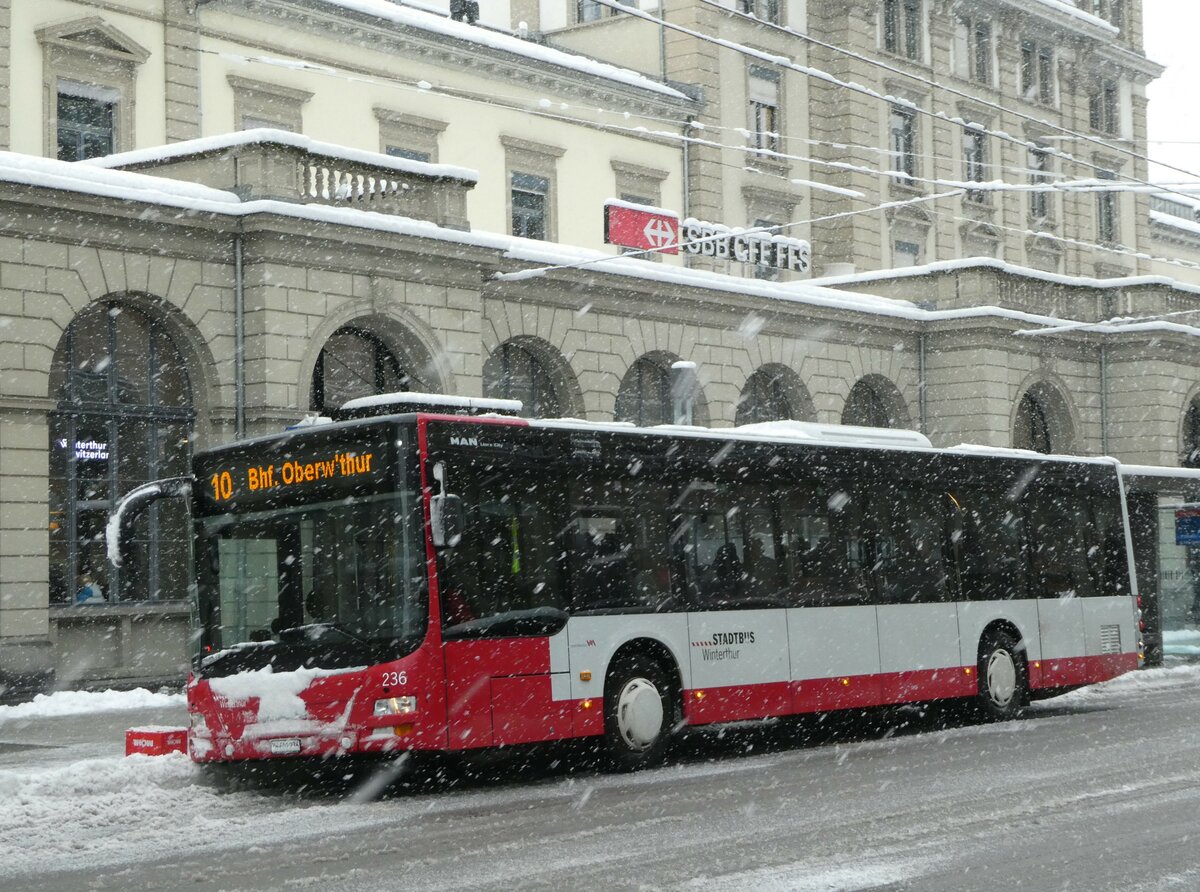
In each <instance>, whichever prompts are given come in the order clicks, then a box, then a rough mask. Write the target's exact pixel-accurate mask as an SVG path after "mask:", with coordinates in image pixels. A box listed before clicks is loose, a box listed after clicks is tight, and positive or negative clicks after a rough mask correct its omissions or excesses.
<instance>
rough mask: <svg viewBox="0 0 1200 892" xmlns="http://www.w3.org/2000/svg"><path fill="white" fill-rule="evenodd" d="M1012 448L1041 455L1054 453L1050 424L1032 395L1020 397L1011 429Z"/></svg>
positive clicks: (1040, 405)
mask: <svg viewBox="0 0 1200 892" xmlns="http://www.w3.org/2000/svg"><path fill="white" fill-rule="evenodd" d="M1013 446H1015V447H1016V448H1017V449H1031V450H1033V451H1034V452H1040V453H1042V454H1043V455H1049V454H1050V453H1051V452H1053V451H1054V443H1053V438H1052V437H1051V435H1050V422H1049V420H1048V419H1047V417H1046V407H1045V406H1044V405H1043V404H1042V401H1041V400H1040V399H1038V397H1037V396H1035V395H1034V394H1032V393H1026V394H1025V395H1024V396H1023V397H1021V403H1020V405H1019V406H1017V420H1016V424H1015V426H1014V429H1013Z"/></svg>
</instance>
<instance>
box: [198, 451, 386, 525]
mask: <svg viewBox="0 0 1200 892" xmlns="http://www.w3.org/2000/svg"><path fill="white" fill-rule="evenodd" d="M356 433H357V436H356V437H355V438H354V439H353V440H350V439H348V438H347V437H346V435H345V433H344V432H342V435H341V436H339V437H338V438H337V439H331V438H328V437H322V436H320V435H319V434H318V433H315V432H312V431H311V430H310V431H307V432H305V433H304V434H298V435H297V436H295V437H293V438H290V439H288V440H286V441H284V442H282V443H279V442H275V443H270V444H264V446H263V448H261V449H255V447H254V446H253V444H250V445H247V446H244V447H238V448H235V449H228V450H218V451H216V452H214V453H211V454H208V455H203V456H197V458H196V467H195V473H196V481H195V496H196V501H197V507H198V508H199V509H200V511H201V513H206V514H207V513H223V512H226V511H230V510H233V509H234V508H236V509H237V510H238V511H245V510H247V508H253V507H257V506H259V505H260V504H261V505H263V506H269V505H286V504H295V503H297V502H310V501H316V500H325V499H330V498H339V497H342V496H352V495H353V496H357V495H364V494H368V493H373V492H380V491H383V490H386V489H387V488H388V487H390V486H392V485H393V483H394V479H395V470H394V469H395V461H394V459H393V456H394V455H395V446H394V445H393V442H392V441H393V440H395V439H397V437H396V436H395V435H393V436H387V435H386V433H385V432H384V431H370V430H368V431H362V430H359V431H357V432H356Z"/></svg>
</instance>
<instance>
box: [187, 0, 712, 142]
mask: <svg viewBox="0 0 1200 892" xmlns="http://www.w3.org/2000/svg"><path fill="white" fill-rule="evenodd" d="M204 8H206V9H215V8H221V9H223V10H225V11H227V12H228V13H233V14H237V13H241V14H245V15H247V16H252V17H254V18H256V19H260V20H262V21H264V22H267V21H269V22H270V23H271V26H272V27H275V28H278V27H280V25H281V23H288V24H291V25H293V26H297V27H301V28H305V29H308V30H311V31H312V32H313V34H315V35H320V36H324V37H329V36H331V35H339V36H340V35H345V37H344V38H343V39H346V38H350V39H354V38H355V37H357V38H359V42H361V43H362V44H363V45H366V46H371V47H372V48H374V49H377V50H381V51H384V52H388V53H390V54H394V55H404V56H408V57H409V58H412V59H414V60H421V61H430V60H432V61H436V62H438V63H440V64H442V65H444V66H446V67H448V68H451V69H466V70H470V71H472V72H474V73H476V74H479V75H482V76H484V77H487V78H490V79H497V78H502V79H505V80H509V81H511V82H513V83H514V84H517V85H520V86H523V87H526V88H530V89H534V90H538V89H544V90H548V91H552V92H555V93H566V94H569V95H573V96H576V97H578V98H580V99H583V100H587V101H589V102H597V103H601V104H603V105H606V106H610V107H614V108H618V107H619V108H626V109H629V110H631V111H634V112H636V113H643V114H651V115H668V116H671V115H674V116H677V117H679V118H681V119H682V118H683V117H686V116H687V115H689V114H694V113H695V112H696V109H697V102H696V101H695V100H693V99H690V98H688V97H686V96H685V95H683V94H682V93H680V92H679V91H678V90H676V89H675V87H674V86H664V85H660V84H658V83H657V82H655V81H653V80H652V79H651V78H649V77H647V76H645V75H642V74H639V73H637V72H631V73H630V74H633V75H636V76H637V77H638V78H640V79H642V80H644V81H645V83H646V85H645V86H641V85H639V84H637V83H633V82H630V80H627V79H622V78H619V77H615V76H610V75H607V74H605V73H603V71H602V69H604V68H607V69H612V71H613V72H614V73H615V72H618V71H620V69H617V68H616V67H615V66H605V65H604V63H600V62H596V61H595V60H591V59H589V58H588V57H586V56H577V57H574V58H577V59H578V60H579V61H580V63H581V65H580V68H578V69H576V68H572V67H568V66H567V65H563V64H556V63H554V62H552V61H547V60H544V59H538V58H534V57H533V56H531V55H523V54H520V53H517V52H512V51H508V50H505V49H502V48H498V47H495V46H489V45H487V44H486V43H483V42H479V43H477V42H473V41H470V40H465V39H462V38H459V37H456V36H454V35H451V34H444V33H439V32H437V31H434V30H425V29H420V28H413V27H406V26H404V25H403V24H401V23H391V22H388V21H386V20H382V19H380V18H379V17H377V16H373V15H370V14H368V13H365V12H359V11H357V10H353V9H349V8H346V7H342V6H337V5H335V4H332V3H326V2H323V0H212V2H209V3H206V4H205V7H204ZM456 24H457V23H456ZM472 27H477V26H472ZM481 33H487V34H493V33H496V32H490V31H483V30H482V29H481ZM530 45H531V46H540V45H537V44H530ZM554 52H556V53H563V54H564V55H571V54H567V53H565V51H563V50H554ZM589 68H590V69H592V70H588V69H589Z"/></svg>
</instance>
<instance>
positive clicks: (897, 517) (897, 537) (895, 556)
mask: <svg viewBox="0 0 1200 892" xmlns="http://www.w3.org/2000/svg"><path fill="white" fill-rule="evenodd" d="M880 482H881V484H882V485H881V486H880V487H879V488H878V491H877V493H876V495H875V498H873V499H872V500H871V503H870V507H869V509H868V510H869V513H870V515H871V520H872V526H873V527H874V533H875V543H874V554H875V560H874V563H873V570H874V582H875V589H876V603H877V604H878V605H879V606H878V611H877V613H878V619H879V664H880V665H879V668H880V673H881V679H880V680H881V684H882V692H881V693H882V696H883V700H884V702H886V703H905V702H911V701H916V700H932V699H935V698H939V697H955V696H968V695H970V694H973V693H974V692H975V689H974V684H975V682H974V678H973V677H972V676H968V675H966V674H965V673H963V672H962V671H961V666H960V648H959V638H958V607H957V605H956V604H955V602H954V592H953V589H952V579H951V571H952V570H953V552H952V539H953V536H952V533H953V529H952V527H955V528H956V527H957V525H958V518H957V515H956V514H955V509H954V501H953V499H952V498H951V497H950V496H949V495H948V493H947V492H946V490H945V489H944V488H943V487H942V485H941V484H939V483H937V477H936V475H935V474H930V473H926V474H923V475H921V476H920V477H915V478H912V479H906V478H903V477H900V476H898V475H897V476H891V475H889V476H887V477H884V478H883V479H881V481H880Z"/></svg>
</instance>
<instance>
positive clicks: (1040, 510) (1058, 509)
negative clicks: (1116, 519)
mask: <svg viewBox="0 0 1200 892" xmlns="http://www.w3.org/2000/svg"><path fill="white" fill-rule="evenodd" d="M1031 502H1032V504H1031V505H1030V509H1029V514H1030V522H1031V526H1032V532H1033V537H1032V538H1033V553H1032V557H1033V568H1034V580H1035V585H1036V586H1037V588H1038V596H1039V597H1043V598H1061V597H1088V596H1090V595H1094V594H1096V593H1097V592H1096V589H1095V584H1094V581H1093V575H1092V570H1091V568H1090V567H1089V565H1088V554H1089V551H1091V549H1092V548H1093V547H1096V548H1098V547H1099V543H1097V542H1092V541H1088V540H1089V538H1090V536H1089V533H1088V531H1087V522H1086V521H1087V494H1086V493H1080V492H1077V491H1076V492H1072V491H1071V490H1068V489H1066V488H1064V487H1049V486H1047V487H1041V488H1039V489H1038V490H1037V491H1036V492H1035V493H1034V494H1033V495H1032V498H1031ZM1093 554H1094V552H1093Z"/></svg>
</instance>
